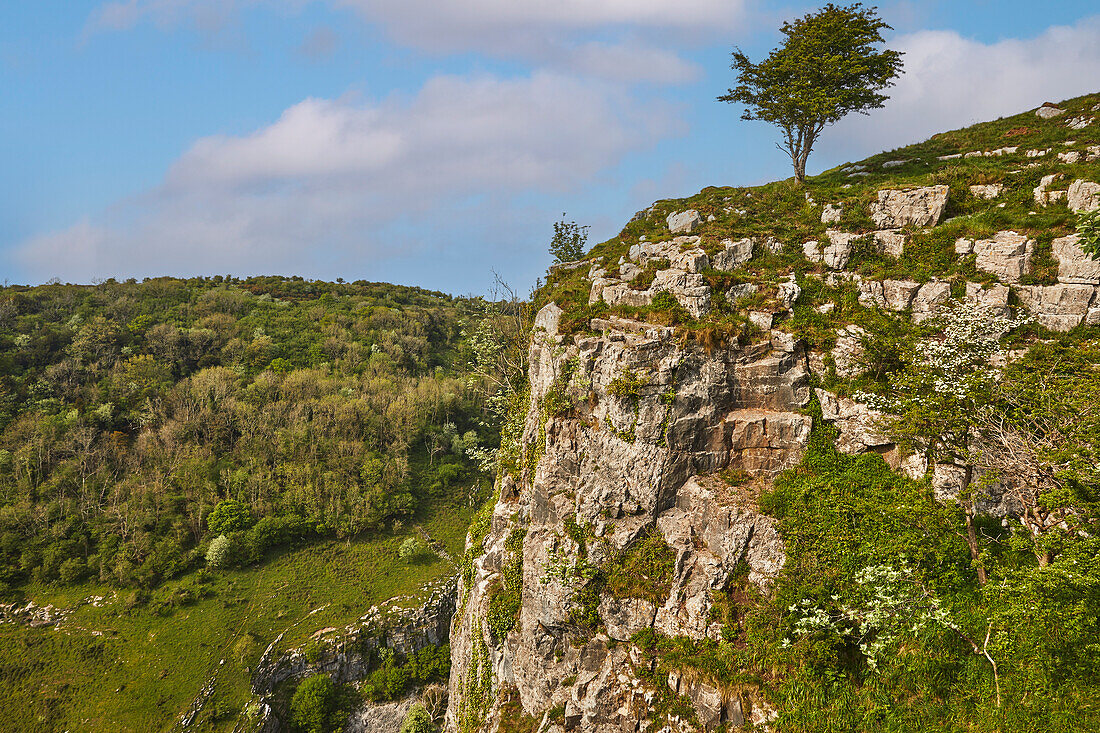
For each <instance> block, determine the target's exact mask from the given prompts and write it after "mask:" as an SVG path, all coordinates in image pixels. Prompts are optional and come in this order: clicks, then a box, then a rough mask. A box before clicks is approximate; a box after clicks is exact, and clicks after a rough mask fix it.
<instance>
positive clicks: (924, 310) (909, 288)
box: [859, 280, 951, 323]
mask: <svg viewBox="0 0 1100 733" xmlns="http://www.w3.org/2000/svg"><path fill="white" fill-rule="evenodd" d="M950 297H951V285H950V284H949V283H945V282H940V281H938V280H932V281H930V282H926V283H923V284H921V283H917V282H914V281H912V280H860V282H859V303H860V305H863V306H866V307H867V308H881V309H883V310H893V311H903V310H906V309H907V308H908V309H911V310H912V313H913V320H914V321H915V322H917V323H920V322H921V321H925V320H927V319H928V318H931V317H932V316H933V315H935V314H936V312H937V311H938V310H939V308H940V306H942V305H943V304H944V303H946V302H947V300H948V299H949V298H950Z"/></svg>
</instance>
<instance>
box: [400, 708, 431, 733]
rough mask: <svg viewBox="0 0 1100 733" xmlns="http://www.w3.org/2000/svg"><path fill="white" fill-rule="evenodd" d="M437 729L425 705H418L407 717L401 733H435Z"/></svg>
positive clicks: (410, 709)
mask: <svg viewBox="0 0 1100 733" xmlns="http://www.w3.org/2000/svg"><path fill="white" fill-rule="evenodd" d="M435 730H436V727H435V725H434V724H433V723H432V716H431V715H429V714H428V710H427V708H425V707H424V703H420V702H418V703H416V704H415V705H413V706H412V707H411V708H409V712H408V713H407V714H406V715H405V722H404V723H402V724H401V733H435Z"/></svg>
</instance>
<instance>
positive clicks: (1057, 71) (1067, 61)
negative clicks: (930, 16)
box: [821, 16, 1100, 157]
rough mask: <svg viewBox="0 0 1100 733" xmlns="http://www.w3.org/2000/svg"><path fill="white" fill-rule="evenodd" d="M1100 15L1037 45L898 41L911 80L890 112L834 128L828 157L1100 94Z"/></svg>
mask: <svg viewBox="0 0 1100 733" xmlns="http://www.w3.org/2000/svg"><path fill="white" fill-rule="evenodd" d="M1098 38H1100V16H1095V17H1092V18H1088V19H1085V20H1082V21H1081V22H1080V23H1078V24H1077V25H1076V26H1074V27H1066V26H1055V27H1051V28H1049V29H1047V30H1046V31H1044V32H1043V33H1042V34H1041V35H1039V36H1036V37H1035V38H1031V39H1025V40H1020V39H1006V40H1002V41H998V42H996V43H991V44H984V43H981V42H978V41H974V40H972V39H968V38H964V37H963V36H961V35H959V34H958V33H956V32H954V31H919V32H916V33H911V34H907V35H903V36H899V37H897V38H895V39H894V40H893V41H892V42H891V43H890V47H891V48H896V49H897V50H899V51H904V52H905V56H904V57H903V60H904V63H905V73H904V74H903V75H902V77H901V78H900V79H899V80H898V83H897V86H895V87H893V88H892V89H891V90H890V92H889V93H890V97H891V99H890V101H888V102H887V103H886V107H885V109H882V110H876V111H875V112H872V113H871V115H869V116H862V115H852V116H851V117H849V118H847V119H845V120H843V121H842V122H840V123H838V124H837V125H835V126H834V127H832V128H830V130H829V131H828V132H827V134H826V137H825V138H824V139H823V141H822V145H821V148H822V151H824V152H826V153H827V154H831V155H851V156H853V157H856V156H863V155H868V154H872V153H875V152H878V151H879V150H882V149H892V148H895V147H901V146H903V145H907V144H909V143H913V142H917V141H920V140H923V139H925V138H927V137H929V136H930V135H933V134H935V133H937V132H941V131H944V130H951V129H955V128H959V127H965V126H967V125H971V124H973V123H975V122H981V121H983V120H989V119H994V118H996V117H999V116H1005V115H1011V114H1017V113H1019V112H1022V111H1024V110H1027V109H1030V108H1034V107H1038V106H1039V105H1040V104H1042V103H1043V102H1046V101H1051V102H1057V101H1059V100H1062V99H1067V98H1069V97H1074V96H1078V95H1081V94H1087V93H1089V92H1094V91H1096V84H1097V80H1098V79H1100V42H1097V39H1098Z"/></svg>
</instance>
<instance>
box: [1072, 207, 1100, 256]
mask: <svg viewBox="0 0 1100 733" xmlns="http://www.w3.org/2000/svg"><path fill="white" fill-rule="evenodd" d="M1077 233H1078V234H1079V235H1081V249H1083V250H1085V252H1087V253H1088V254H1089V256H1090V257H1092V258H1093V259H1096V258H1097V257H1100V209H1093V210H1092V211H1080V212H1078V214H1077Z"/></svg>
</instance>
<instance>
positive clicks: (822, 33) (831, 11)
mask: <svg viewBox="0 0 1100 733" xmlns="http://www.w3.org/2000/svg"><path fill="white" fill-rule="evenodd" d="M884 28H885V29H889V28H890V26H888V25H887V24H886V23H884V22H883V21H882V20H881V19H880V18H879V17H878V15H877V13H876V9H875V8H874V7H870V8H864V7H863V5H862V4H861V3H856V4H854V5H847V6H837V5H833V4H832V3H829V4H828V5H826V6H825V7H824V8H822V9H821V10H819V11H817V12H816V13H810V14H809V15H806V16H804V17H802V18H799V19H797V20H795V21H793V22H787V23H784V24H783V27H782V28H781V29H780V30H781V31H782V32H783V35H784V36H786V37H787V40H786V41H785V42H784V43H783V45H782V46H780V47H779V48H777V49H775V50H773V51H772V52H771V55H769V56H768V58H766V59H764V60H763V61H761V62H760V63H759V64H754V63H752V62H751V61H749V57H748V56H746V55H745V54H744V53H742V52H741V49H740V48H738V49H735V50H734V52H733V64H732V65H731V66H730V68H732V69H733V70H734V71H736V72H737V86H736V87H734V88H733V89H730V90H728V93H727V94H724V95H722V96H721V97H718V100H719V101H722V102H738V103H740V104H743V105H745V111H744V113H743V114H742V115H741V118H742V119H745V120H764V121H765V122H770V123H772V124H774V125H778V126H779V128H780V129H781V130H783V139H784V142H783V145H777V147H779V149H780V150H783V151H784V152H786V153H787V154H788V155H790V156H791V163H792V164H794V175H795V178H796V179H797V180H798V182H799V183H802V182H804V181H805V180H806V159H807V158H809V157H810V150H812V149H813V146H814V143H815V142H816V141H817V138H818V136H819V135H820V134H821V131H822V130H823V129H824V128H825V126H826V125H831V124H832V123H834V122H836V121H837V120H839V119H840V118H842V117H844V115H846V114H848V113H849V112H860V113H862V114H867V110H870V109H878V108H880V107H882V106H883V103H884V102H885V101H886V100H887V99H888V97H887V96H886V95H885V94H880V93H879V92H880V91H881V90H883V89H885V88H886V87H888V86H892V85H893V83H894V82H893V79H894V78H896V77H897V76H898V74H899V73H900V71H901V54H900V53H899V52H897V51H890V50H882V51H879V50H878V49H877V48H876V44H879V43H882V41H883V38H882V30H883V29H884Z"/></svg>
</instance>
